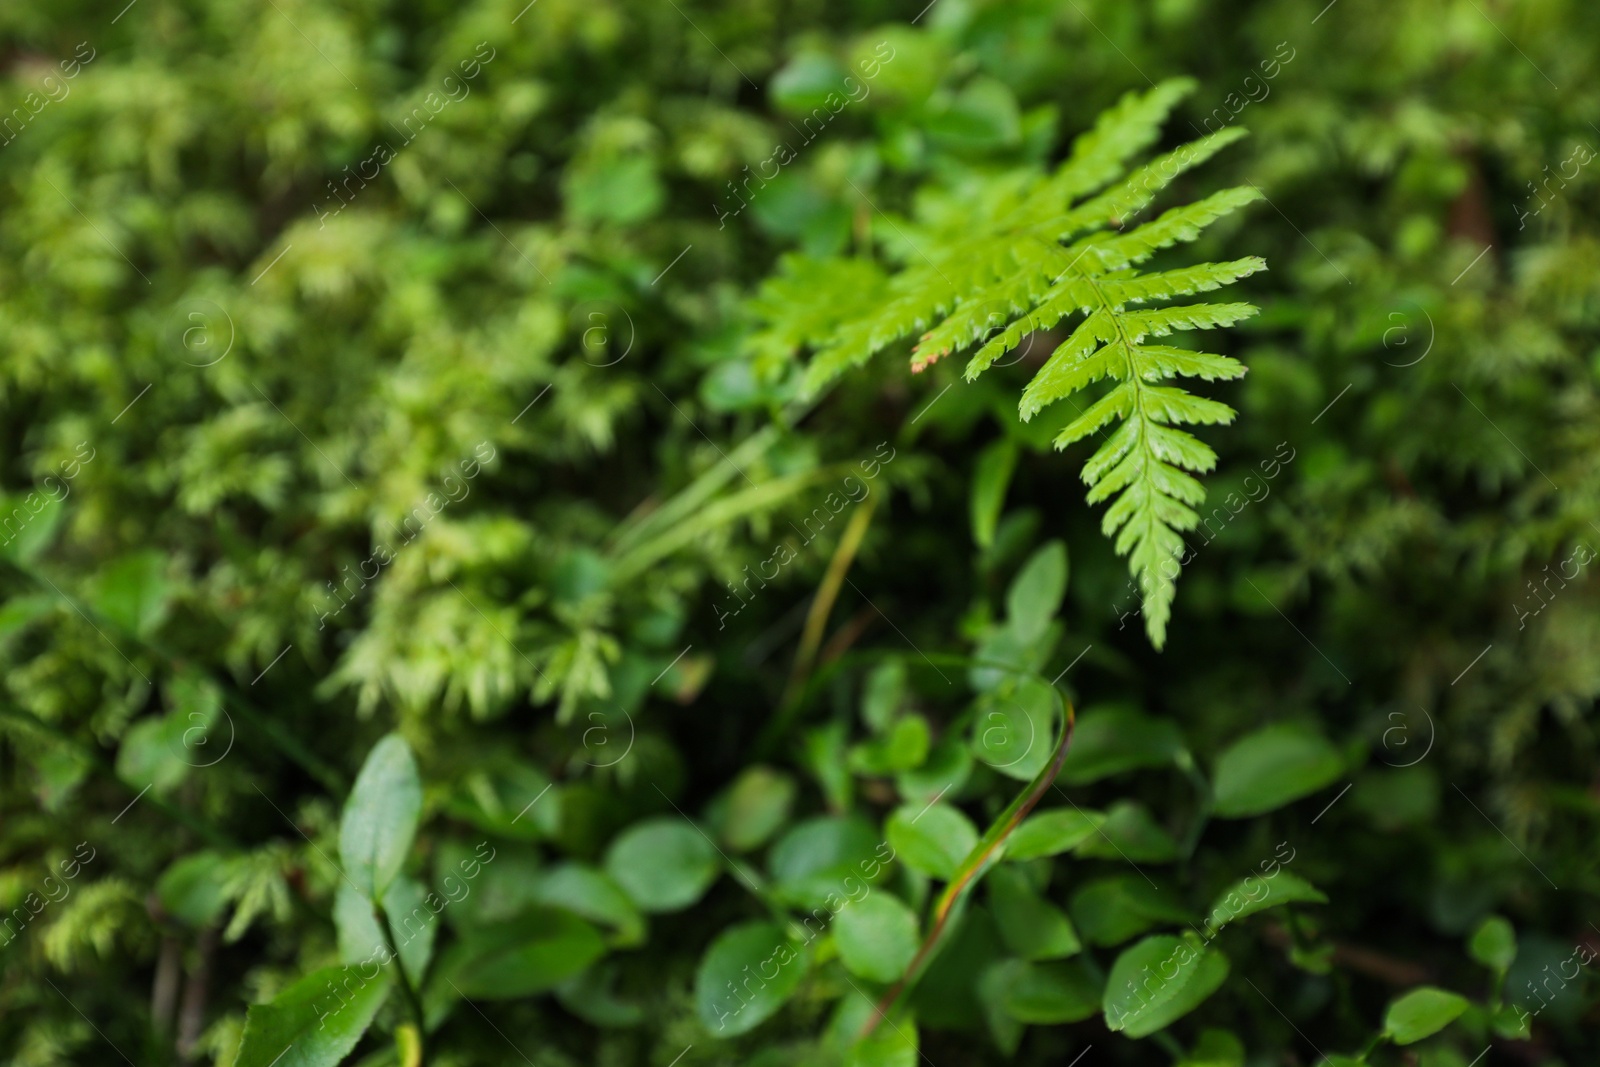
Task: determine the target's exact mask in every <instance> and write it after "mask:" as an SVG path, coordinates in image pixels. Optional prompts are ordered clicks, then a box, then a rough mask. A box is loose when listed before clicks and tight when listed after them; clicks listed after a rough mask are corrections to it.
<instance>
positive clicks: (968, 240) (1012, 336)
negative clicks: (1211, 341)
mask: <svg viewBox="0 0 1600 1067" xmlns="http://www.w3.org/2000/svg"><path fill="white" fill-rule="evenodd" d="M1193 87H1194V85H1193V82H1191V81H1189V80H1188V79H1177V80H1173V81H1169V82H1165V83H1163V84H1161V85H1159V86H1156V87H1155V88H1153V89H1151V90H1150V91H1149V92H1145V93H1129V94H1128V95H1126V96H1124V97H1123V99H1122V100H1121V101H1120V102H1119V103H1117V104H1116V105H1115V106H1114V107H1112V108H1111V109H1110V110H1108V111H1107V112H1105V114H1103V115H1102V116H1101V117H1100V118H1099V120H1098V121H1097V122H1096V123H1095V126H1094V128H1093V129H1092V130H1090V131H1089V132H1087V133H1085V134H1083V135H1082V136H1080V137H1078V138H1077V139H1076V140H1075V141H1074V142H1073V145H1072V148H1071V151H1070V153H1069V155H1068V158H1067V159H1066V161H1065V162H1064V163H1062V164H1061V165H1060V167H1058V168H1057V169H1056V171H1055V172H1054V173H1053V174H1048V175H1045V174H1039V173H1036V172H1023V173H1019V174H1013V175H1008V176H1006V177H1004V178H1000V179H989V180H987V181H984V182H981V183H978V184H977V185H976V186H974V187H971V188H963V189H961V190H960V195H959V201H960V202H959V205H958V206H955V207H953V208H952V209H949V210H945V211H943V212H941V211H938V210H937V209H936V206H935V209H933V210H929V209H928V205H927V204H924V205H923V207H924V210H923V211H921V212H919V220H918V221H917V222H906V223H905V225H904V227H903V228H902V227H901V226H900V225H895V226H893V227H892V232H893V234H894V236H896V237H898V238H899V239H900V241H899V245H896V246H891V249H890V251H891V254H895V253H898V258H899V260H900V261H901V269H899V270H898V271H896V272H894V273H892V274H890V273H887V272H885V271H884V270H883V269H882V268H881V267H879V266H877V265H876V264H873V263H871V262H869V261H863V260H859V259H854V260H836V261H831V262H819V261H816V260H807V259H805V258H804V257H790V258H789V259H787V260H786V261H785V263H784V265H783V267H782V269H781V270H780V272H779V274H778V276H777V277H776V278H775V279H773V280H772V281H771V282H769V283H768V284H767V286H765V287H764V288H763V291H762V294H761V296H760V298H758V300H757V302H756V305H755V306H756V313H757V315H758V316H759V317H761V318H763V319H764V320H765V321H766V322H767V323H768V330H767V331H766V332H765V333H764V334H761V335H758V336H759V337H760V338H762V339H763V341H764V342H765V344H766V345H767V351H768V352H769V353H771V351H772V349H773V348H774V347H776V348H782V349H785V350H787V351H789V352H793V351H796V350H798V349H799V348H801V347H810V348H811V349H813V351H814V353H815V354H814V356H813V358H812V359H811V361H810V362H809V364H808V365H807V366H806V369H805V374H804V388H805V389H806V390H807V391H811V392H814V391H816V390H817V389H820V388H821V387H822V386H823V385H825V384H826V383H827V382H829V381H830V380H831V379H833V378H835V377H837V376H838V375H839V374H841V373H843V372H844V371H845V370H848V369H849V368H851V367H854V366H858V365H860V364H862V363H864V362H865V361H866V360H867V359H869V358H871V356H872V355H873V354H874V353H876V352H878V351H879V350H881V349H883V348H885V347H888V346H889V345H891V344H893V343H895V342H897V341H899V340H901V339H902V338H905V337H907V336H909V335H911V334H913V333H917V332H919V331H920V337H919V339H918V340H917V342H916V344H915V345H914V347H913V348H912V353H911V367H912V370H913V371H920V370H922V369H924V368H926V367H927V366H928V365H930V364H931V363H933V362H934V361H935V360H938V359H939V358H941V357H942V356H945V355H947V354H949V353H950V352H954V351H958V350H960V349H963V348H968V347H970V346H972V345H974V344H978V343H979V342H980V341H981V342H983V343H982V344H981V346H980V347H979V348H978V350H977V352H976V353H975V354H974V355H973V356H972V358H971V360H970V361H969V362H968V364H967V368H966V372H965V373H966V377H967V379H968V380H969V381H970V380H972V379H975V378H976V377H977V376H978V375H979V374H981V373H983V372H984V371H985V370H987V369H989V368H990V367H991V366H993V365H994V364H995V362H996V361H998V360H1000V359H1001V358H1002V357H1004V356H1005V355H1006V354H1007V353H1009V352H1011V351H1013V350H1014V349H1015V348H1017V347H1018V345H1020V344H1021V343H1022V341H1023V340H1024V339H1025V338H1027V337H1029V336H1030V335H1033V334H1036V333H1038V332H1039V331H1043V330H1048V329H1051V328H1052V327H1054V326H1056V325H1057V324H1058V323H1060V322H1062V321H1063V320H1069V319H1071V318H1072V317H1074V316H1079V315H1081V316H1082V318H1081V320H1080V321H1079V322H1078V323H1077V326H1076V327H1075V328H1074V329H1073V331H1072V333H1071V335H1070V336H1068V338H1067V339H1066V340H1065V341H1063V342H1062V343H1061V344H1060V345H1059V346H1058V347H1057V348H1056V349H1055V351H1054V352H1053V353H1052V354H1051V355H1050V356H1049V358H1048V359H1047V360H1046V361H1045V363H1044V365H1043V366H1042V367H1040V368H1039V370H1038V371H1037V373H1035V374H1034V376H1033V378H1032V380H1031V381H1029V382H1028V384H1027V386H1026V387H1025V388H1024V389H1023V392H1022V398H1021V401H1020V403H1019V406H1018V412H1019V414H1020V416H1021V417H1022V419H1023V420H1024V421H1026V420H1028V419H1031V418H1032V417H1033V416H1034V415H1037V414H1038V413H1039V412H1040V411H1042V410H1044V409H1045V408H1046V407H1048V406H1049V405H1051V404H1054V403H1056V402H1057V401H1061V400H1066V401H1068V402H1069V403H1072V405H1073V407H1074V408H1076V409H1077V410H1078V417H1077V418H1076V419H1074V420H1073V421H1072V422H1071V423H1069V424H1068V425H1067V426H1066V428H1065V429H1063V430H1062V431H1061V432H1060V433H1059V434H1058V435H1057V436H1056V438H1055V444H1056V447H1058V448H1065V447H1066V446H1068V445H1070V444H1072V443H1073V442H1075V441H1079V440H1082V439H1084V438H1089V437H1093V436H1096V435H1099V434H1102V433H1104V434H1105V437H1104V440H1102V441H1101V443H1100V445H1099V447H1098V448H1097V449H1096V451H1095V452H1094V454H1093V456H1091V457H1090V459H1089V460H1088V462H1087V463H1086V464H1085V465H1084V469H1083V480H1084V482H1085V483H1086V484H1087V485H1088V487H1089V492H1088V496H1087V499H1088V502H1089V503H1091V504H1100V503H1108V504H1109V506H1108V507H1107V509H1106V512H1105V516H1104V519H1103V521H1102V531H1103V532H1104V534H1105V535H1106V536H1107V537H1110V538H1112V539H1113V544H1114V546H1115V548H1116V551H1117V553H1118V554H1119V555H1124V556H1127V557H1128V560H1129V568H1130V570H1131V571H1132V573H1133V574H1134V576H1135V578H1136V579H1137V581H1138V585H1139V591H1140V595H1141V597H1142V599H1143V614H1144V618H1145V629H1146V632H1147V633H1148V634H1149V635H1150V639H1151V641H1152V642H1153V643H1154V644H1155V645H1156V647H1158V648H1159V647H1161V646H1162V645H1163V644H1164V643H1165V639H1166V626H1167V621H1168V619H1169V618H1170V616H1171V605H1172V600H1173V596H1174V593H1175V591H1176V584H1175V583H1176V579H1177V575H1178V570H1179V561H1180V559H1181V557H1182V555H1183V550H1184V542H1183V536H1182V535H1183V532H1184V531H1187V530H1192V529H1193V528H1194V527H1195V526H1196V525H1198V522H1199V516H1198V514H1197V513H1196V511H1195V507H1196V505H1198V504H1200V503H1201V502H1202V501H1203V500H1204V499H1205V490H1204V488H1203V487H1202V486H1201V484H1200V482H1199V481H1198V480H1197V479H1196V478H1195V477H1194V475H1196V474H1204V473H1206V472H1208V471H1210V470H1212V469H1213V468H1214V467H1215V465H1216V454H1215V453H1214V452H1212V450H1211V449H1210V448H1209V447H1208V446H1207V445H1206V444H1205V443H1204V442H1202V441H1200V440H1199V439H1198V438H1196V437H1195V436H1194V435H1193V434H1191V433H1189V432H1188V431H1187V430H1184V429H1181V428H1180V427H1183V426H1192V425H1205V424H1225V423H1229V422H1231V421H1232V420H1233V416H1234V411H1233V409H1232V408H1230V407H1228V406H1227V405H1226V404H1223V403H1220V402H1218V401H1215V400H1209V399H1205V398H1203V397H1198V396H1194V395H1193V394H1191V393H1189V392H1187V391H1185V390H1184V389H1183V388H1181V387H1179V386H1178V385H1175V384H1164V383H1171V382H1173V381H1174V380H1176V379H1180V378H1200V379H1203V380H1205V381H1222V380H1228V379H1232V378H1238V377H1240V376H1241V375H1243V374H1244V372H1245V368H1244V367H1243V365H1241V364H1240V363H1239V362H1237V361H1236V360H1233V359H1230V358H1229V357H1227V356H1222V355H1215V354H1211V353H1206V352H1198V351H1190V350H1189V349H1185V348H1179V347H1174V346H1171V345H1165V344H1159V343H1151V341H1152V339H1154V338H1161V337H1166V336H1168V335H1170V334H1172V333H1174V332H1176V331H1179V330H1197V329H1209V328H1214V327H1221V326H1231V325H1233V324H1234V323H1237V322H1240V321H1241V320H1243V319H1246V318H1249V317H1250V316H1252V315H1254V314H1256V310H1257V309H1256V308H1255V307H1253V306H1251V305H1249V304H1242V303H1193V304H1176V305H1174V304H1169V303H1165V302H1166V301H1170V300H1171V299H1172V298H1174V297H1186V296H1193V295H1195V294H1198V293H1205V292H1210V291H1212V290H1215V289H1219V288H1221V287H1223V286H1225V285H1229V284H1231V283H1233V282H1235V281H1237V280H1239V279H1240V278H1243V277H1246V276H1247V275H1250V274H1254V273H1255V272H1257V271H1261V270H1265V269H1266V264H1265V263H1264V262H1263V261H1262V260H1260V259H1258V258H1256V257H1253V256H1252V257H1247V258H1244V259H1238V260H1234V261H1232V262H1227V263H1202V264H1198V265H1195V266H1187V267H1178V268H1175V269H1170V270H1162V271H1157V272H1152V273H1141V272H1140V270H1139V267H1140V265H1141V264H1142V263H1144V262H1145V261H1147V260H1148V259H1150V258H1151V257H1152V256H1154V255H1155V254H1156V253H1157V252H1159V251H1161V250H1163V249H1166V248H1170V247H1172V246H1173V245H1177V244H1182V243H1187V242H1190V241H1193V240H1195V239H1196V238H1197V237H1199V236H1200V234H1201V233H1202V232H1203V231H1204V230H1205V228H1206V227H1207V226H1209V225H1211V223H1213V222H1215V221H1216V220H1218V219H1220V218H1222V217H1224V216H1226V215H1228V214H1230V213H1232V212H1234V211H1236V210H1238V209H1239V208H1241V207H1243V206H1244V205H1246V204H1248V203H1250V202H1251V201H1253V200H1256V199H1259V198H1260V197H1261V193H1260V192H1259V191H1258V190H1256V189H1255V188H1254V187H1241V188H1234V189H1227V190H1224V191H1222V192H1218V193H1214V194H1212V195H1211V196H1208V197H1206V198H1204V199H1202V200H1200V201H1198V202H1196V203H1193V204H1187V205H1183V206H1180V207H1175V208H1172V209H1170V210H1168V211H1166V212H1164V213H1163V214H1161V215H1159V216H1157V217H1156V218H1154V219H1151V220H1149V221H1146V222H1143V223H1141V224H1139V225H1136V226H1133V225H1130V223H1131V220H1133V219H1134V218H1135V217H1137V216H1138V215H1139V214H1140V213H1142V212H1143V211H1144V210H1145V209H1146V208H1147V207H1149V206H1150V205H1151V204H1152V203H1153V202H1154V200H1155V198H1156V197H1157V195H1158V194H1159V193H1160V192H1161V191H1162V190H1163V189H1164V188H1166V187H1167V186H1168V185H1170V184H1171V183H1172V181H1173V180H1174V179H1176V178H1177V177H1178V176H1179V175H1180V174H1182V173H1184V172H1185V171H1187V170H1189V169H1190V168H1192V167H1194V166H1197V165H1199V164H1200V163H1202V162H1204V161H1205V160H1207V159H1209V158H1210V157H1211V156H1212V155H1214V154H1215V153H1216V152H1218V151H1220V150H1221V149H1222V148H1224V147H1226V146H1227V145H1229V144H1231V143H1232V142H1233V141H1236V140H1238V139H1239V138H1240V137H1242V136H1244V131H1242V130H1240V129H1238V128H1236V127H1230V128H1227V129H1223V130H1220V131H1218V132H1216V133H1213V134H1211V135H1209V136H1206V137H1202V138H1200V139H1198V140H1196V141H1192V142H1189V143H1188V144H1185V145H1182V146H1180V147H1178V148H1176V149H1174V150H1172V151H1170V152H1166V153H1164V154H1162V155H1159V156H1157V157H1156V158H1154V159H1151V160H1149V161H1148V162H1146V163H1144V164H1143V165H1140V166H1137V167H1133V168H1132V169H1131V170H1130V164H1131V163H1132V161H1133V160H1135V158H1136V157H1138V156H1140V155H1141V154H1143V153H1145V152H1146V151H1147V150H1148V149H1149V148H1150V147H1151V146H1152V145H1153V144H1154V143H1155V141H1156V139H1157V137H1158V136H1159V134H1160V129H1161V126H1162V124H1163V122H1164V121H1165V120H1166V118H1167V116H1168V115H1169V113H1170V112H1171V110H1172V108H1173V107H1174V106H1175V105H1176V104H1177V103H1178V101H1179V100H1181V99H1182V98H1183V97H1184V96H1185V95H1186V94H1188V93H1189V92H1190V91H1192V90H1193ZM830 275H831V276H832V277H833V278H834V279H836V280H838V281H839V282H840V283H841V284H838V285H835V286H831V287H829V288H832V289H833V290H834V291H835V293H836V294H837V298H836V299H835V300H830V301H818V300H817V299H816V293H817V291H818V289H819V288H823V287H822V286H818V285H816V284H814V283H815V282H816V281H817V280H819V279H820V278H822V277H824V276H830ZM846 279H847V280H846ZM805 280H809V281H811V282H812V283H813V284H811V285H802V284H798V283H800V282H802V281H805ZM846 290H847V291H848V297H847V296H846ZM802 291H809V293H810V294H811V296H810V298H809V300H806V305H807V306H806V310H805V311H804V312H801V311H800V310H799V309H798V308H796V307H795V306H794V302H795V301H799V300H804V299H806V298H805V297H803V296H802V295H801V293H802ZM1102 381H1108V382H1110V383H1111V384H1110V387H1109V389H1108V390H1107V391H1105V392H1104V393H1103V395H1100V396H1099V397H1097V398H1096V399H1094V401H1093V402H1092V403H1090V404H1089V406H1088V407H1087V409H1084V408H1082V407H1079V405H1078V404H1077V403H1076V402H1075V401H1074V400H1073V397H1074V395H1075V394H1077V393H1079V392H1082V391H1083V390H1085V389H1088V388H1090V387H1091V386H1094V385H1096V383H1099V382H1102ZM1108 431H1109V432H1108Z"/></svg>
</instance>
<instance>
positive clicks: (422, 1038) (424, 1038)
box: [372, 901, 428, 1067]
mask: <svg viewBox="0 0 1600 1067" xmlns="http://www.w3.org/2000/svg"><path fill="white" fill-rule="evenodd" d="M372 915H373V918H375V919H377V920H378V929H379V930H382V931H383V940H384V942H385V943H386V944H388V946H389V951H390V952H391V953H392V954H393V955H394V967H395V970H396V971H397V972H399V974H400V989H401V990H402V991H403V992H404V993H405V995H406V1003H407V1004H409V1005H410V1006H411V1017H412V1018H413V1019H415V1020H416V1022H417V1049H418V1052H417V1063H418V1065H419V1067H420V1065H422V1064H426V1063H427V1062H428V1028H427V1022H426V1020H425V1019H424V1018H423V1014H422V998H421V997H419V996H418V995H417V990H416V987H415V986H413V985H412V984H411V976H410V975H408V974H406V965H405V961H404V960H402V959H401V958H400V946H399V945H398V944H396V943H395V940H394V931H393V930H391V929H390V928H389V914H388V913H387V912H386V911H384V910H383V905H382V904H379V903H378V902H377V901H373V903H372Z"/></svg>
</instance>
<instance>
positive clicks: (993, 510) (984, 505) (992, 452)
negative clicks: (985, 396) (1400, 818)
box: [971, 441, 1018, 548]
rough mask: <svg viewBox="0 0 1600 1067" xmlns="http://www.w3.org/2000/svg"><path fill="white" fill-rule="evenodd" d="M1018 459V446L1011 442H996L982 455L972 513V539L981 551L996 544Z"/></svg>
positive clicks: (974, 482)
mask: <svg viewBox="0 0 1600 1067" xmlns="http://www.w3.org/2000/svg"><path fill="white" fill-rule="evenodd" d="M1017 456H1018V452H1017V446H1016V445H1015V444H1013V443H1012V442H1010V441H996V442H995V443H994V444H992V445H990V446H989V447H988V448H986V449H984V450H983V452H982V453H980V454H979V456H978V464H977V469H976V470H975V471H974V472H973V477H972V504H971V511H972V539H973V541H974V542H976V543H977V545H978V547H979V548H988V547H989V546H990V545H991V544H993V543H994V530H995V526H996V524H998V523H999V521H1000V510H1001V508H1003V507H1004V506H1005V502H1006V488H1007V487H1008V486H1009V485H1010V484H1011V472H1012V471H1014V470H1015V469H1016V467H1017Z"/></svg>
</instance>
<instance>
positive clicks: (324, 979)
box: [234, 965, 392, 1067]
mask: <svg viewBox="0 0 1600 1067" xmlns="http://www.w3.org/2000/svg"><path fill="white" fill-rule="evenodd" d="M391 981H392V971H391V970H390V969H386V968H381V967H378V966H376V965H374V966H372V967H369V968H365V969H362V968H354V967H324V968H323V969H322V970H320V971H312V972H311V973H310V974H308V975H306V976H305V977H304V978H302V979H300V980H299V981H298V982H295V983H294V984H293V985H291V986H290V987H289V988H287V989H285V990H284V991H283V992H282V993H279V994H278V995H277V996H276V997H274V998H273V999H272V1000H271V1001H269V1002H268V1003H266V1004H257V1005H255V1006H254V1007H252V1008H251V1009H250V1010H249V1011H248V1012H247V1013H246V1014H245V1021H244V1036H243V1038H242V1040H241V1042H240V1045H239V1056H238V1058H237V1059H236V1060H234V1064H235V1067H333V1065H334V1064H336V1063H338V1062H339V1061H341V1060H343V1059H344V1058H345V1057H346V1056H348V1055H349V1054H350V1050H351V1049H353V1048H355V1047H356V1042H357V1041H360V1040H361V1035H362V1034H364V1033H366V1032H367V1027H368V1026H371V1025H372V1017H373V1016H374V1015H376V1014H378V1009H379V1008H381V1007H382V1006H383V1002H384V999H385V998H386V997H387V996H388V995H389V986H390V983H391Z"/></svg>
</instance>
